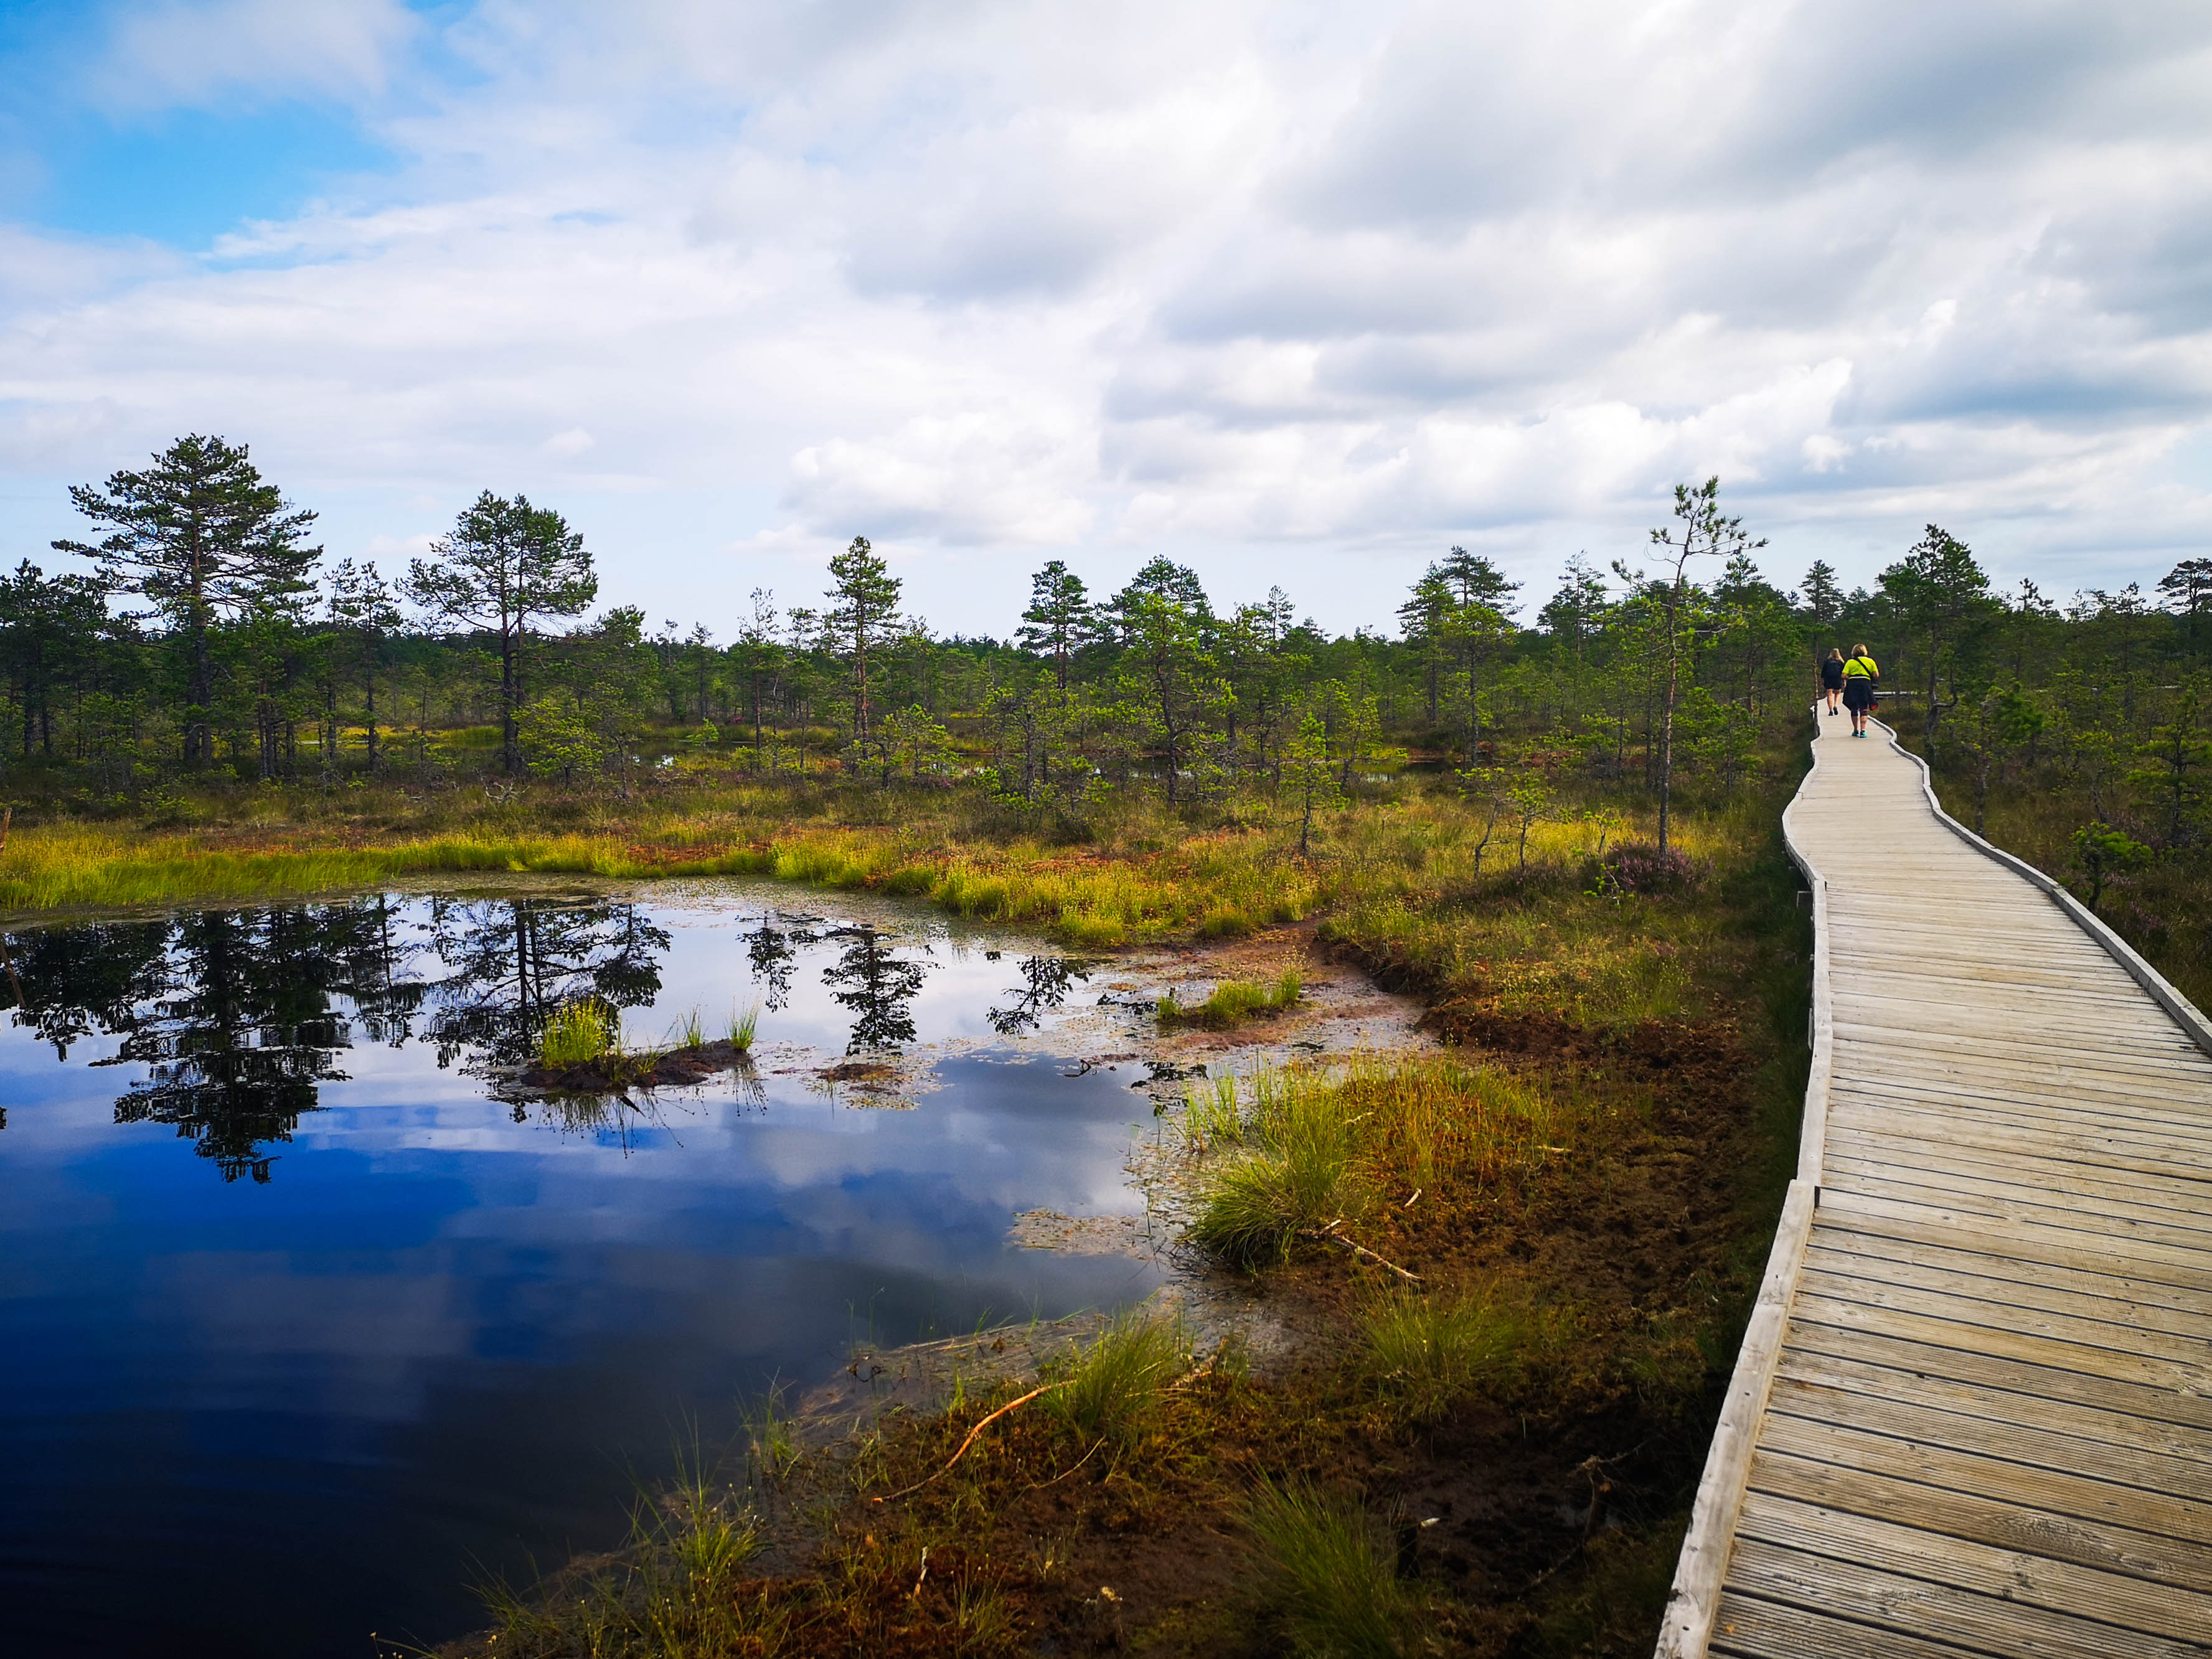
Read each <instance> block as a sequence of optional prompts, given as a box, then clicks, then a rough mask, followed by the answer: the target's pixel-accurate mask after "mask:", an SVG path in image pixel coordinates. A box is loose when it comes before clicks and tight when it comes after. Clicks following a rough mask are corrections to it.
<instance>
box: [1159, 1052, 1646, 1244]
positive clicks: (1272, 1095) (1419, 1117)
mask: <svg viewBox="0 0 2212 1659" xmlns="http://www.w3.org/2000/svg"><path fill="white" fill-rule="evenodd" d="M1253 1097H1254V1103H1253V1109H1252V1112H1251V1114H1250V1115H1249V1118H1244V1117H1242V1116H1241V1115H1240V1117H1239V1118H1238V1119H1237V1141H1238V1145H1237V1149H1236V1150H1233V1151H1227V1152H1224V1153H1223V1154H1222V1156H1221V1158H1220V1159H1219V1161H1218V1163H1216V1164H1213V1165H1212V1167H1211V1168H1209V1169H1208V1170H1206V1171H1205V1172H1204V1173H1203V1175H1202V1176H1200V1182H1199V1187H1200V1194H1199V1199H1198V1206H1197V1214H1196V1218H1195V1219H1194V1220H1193V1222H1192V1223H1191V1225H1190V1227H1189V1229H1188V1232H1187V1233H1186V1235H1185V1236H1186V1237H1188V1239H1189V1240H1190V1241H1191V1242H1192V1243H1194V1244H1197V1245H1198V1246H1200V1248H1201V1249H1206V1250H1208V1251H1210V1252H1212V1254H1214V1255H1218V1256H1219V1257H1220V1258H1221V1259H1222V1260H1224V1261H1229V1262H1232V1263H1235V1264H1236V1265H1237V1266H1240V1267H1263V1266H1266V1265H1267V1264H1269V1263H1271V1262H1279V1261H1283V1260H1285V1258H1286V1257H1288V1255H1290V1252H1291V1246H1292V1245H1293V1244H1294V1243H1296V1242H1297V1239H1298V1237H1300V1236H1301V1235H1302V1234H1310V1233H1316V1232H1319V1231H1322V1229H1325V1228H1327V1227H1328V1225H1329V1224H1330V1223H1331V1222H1343V1223H1346V1225H1351V1224H1354V1223H1357V1222H1358V1221H1360V1220H1361V1219H1362V1218H1364V1217H1366V1216H1368V1215H1369V1214H1370V1212H1373V1211H1374V1210H1375V1209H1376V1206H1377V1205H1378V1204H1382V1203H1383V1202H1384V1201H1385V1200H1387V1202H1388V1206H1389V1207H1390V1208H1392V1209H1394V1210H1395V1208H1396V1207H1397V1206H1402V1205H1407V1204H1410V1203H1413V1202H1415V1201H1419V1202H1423V1203H1425V1204H1427V1205H1428V1206H1430V1209H1431V1212H1433V1211H1434V1210H1435V1208H1436V1207H1437V1206H1438V1205H1439V1204H1443V1205H1456V1204H1460V1203H1464V1202H1465V1201H1467V1200H1468V1199H1469V1198H1470V1197H1473V1196H1474V1195H1477V1194H1481V1193H1484V1192H1486V1191H1490V1190H1492V1189H1494V1188H1497V1187H1498V1186H1499V1185H1500V1184H1501V1183H1504V1182H1511V1181H1515V1180H1518V1179H1520V1178H1522V1177H1523V1176H1528V1175H1529V1174H1531V1173H1533V1172H1534V1171H1535V1170H1539V1169H1541V1168H1543V1167H1545V1165H1546V1164H1547V1163H1548V1162H1549V1161H1550V1160H1552V1159H1554V1158H1562V1157H1568V1156H1571V1154H1572V1151H1573V1147H1574V1146H1575V1144H1576V1141H1577V1137H1578V1135H1579V1134H1580V1133H1582V1131H1583V1127H1585V1123H1586V1121H1587V1120H1588V1119H1589V1117H1590V1116H1591V1115H1594V1114H1596V1113H1600V1112H1603V1111H1607V1110H1610V1109H1614V1108H1613V1105H1611V1104H1609V1103H1607V1102H1605V1101H1603V1100H1601V1099H1595V1098H1593V1099H1583V1100H1568V1101H1563V1100H1560V1099H1559V1098H1556V1097H1553V1095H1551V1094H1548V1093H1547V1092H1546V1091H1543V1090H1542V1089H1541V1088H1539V1087H1537V1086H1536V1085H1534V1084H1532V1083H1530V1082H1529V1081H1528V1080H1527V1079H1523V1078H1517V1077H1515V1076H1513V1075H1511V1074H1510V1073H1505V1072H1503V1071H1497V1070H1492V1069H1490V1068H1486V1067H1477V1066H1463V1065H1461V1064H1459V1063H1458V1062H1456V1061H1455V1060H1450V1059H1448V1058H1445V1057H1443V1056H1425V1057H1422V1058H1420V1059H1416V1060H1406V1059H1398V1060H1364V1061H1360V1062H1357V1063H1355V1064H1353V1065H1352V1066H1350V1067H1348V1068H1346V1069H1345V1070H1343V1071H1340V1072H1339V1071H1324V1070H1320V1069H1295V1070H1291V1071H1289V1072H1281V1073H1278V1072H1262V1073H1259V1074H1257V1075H1256V1076H1255V1078H1254V1079H1253ZM1194 1102H1195V1097H1194ZM1218 1111H1219V1108H1218V1103H1205V1104H1204V1105H1203V1106H1202V1107H1200V1109H1198V1111H1197V1114H1196V1119H1195V1122H1194V1121H1193V1118H1192V1108H1191V1107H1189V1106H1187V1107H1186V1111H1185V1128H1184V1134H1185V1138H1186V1144H1187V1145H1188V1146H1191V1150H1194V1151H1200V1150H1206V1148H1211V1147H1215V1146H1222V1145H1223V1144H1224V1143H1225V1142H1226V1141H1227V1140H1228V1139H1229V1137H1228V1136H1226V1135H1225V1134H1223V1133H1219V1127H1218V1121H1217V1115H1218ZM1194 1137H1200V1138H1204V1139H1205V1140H1206V1147H1200V1146H1196V1145H1195V1144H1194V1139H1193V1138H1194Z"/></svg>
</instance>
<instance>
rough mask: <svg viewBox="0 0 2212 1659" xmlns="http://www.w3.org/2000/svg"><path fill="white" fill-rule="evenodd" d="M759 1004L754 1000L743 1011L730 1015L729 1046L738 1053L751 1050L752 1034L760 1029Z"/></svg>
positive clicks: (745, 1052)
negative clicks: (753, 1002) (751, 1004)
mask: <svg viewBox="0 0 2212 1659" xmlns="http://www.w3.org/2000/svg"><path fill="white" fill-rule="evenodd" d="M760 1016H761V1011H760V1004H758V1003H757V1002H756V1003H755V1004H753V1006H751V1007H750V1008H748V1009H746V1010H745V1011H744V1012H743V1013H737V1012H732V1014H731V1015H730V1032H729V1036H730V1047H732V1048H735V1049H736V1050H737V1051H738V1053H739V1054H750V1053H751V1052H752V1046H753V1034H754V1033H755V1032H757V1030H760Z"/></svg>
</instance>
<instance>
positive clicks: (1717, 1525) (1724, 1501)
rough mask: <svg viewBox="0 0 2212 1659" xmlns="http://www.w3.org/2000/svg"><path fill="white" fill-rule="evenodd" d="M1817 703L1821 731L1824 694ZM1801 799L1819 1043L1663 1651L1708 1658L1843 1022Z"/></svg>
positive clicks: (2129, 954)
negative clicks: (1789, 1177) (1792, 1174)
mask: <svg viewBox="0 0 2212 1659" xmlns="http://www.w3.org/2000/svg"><path fill="white" fill-rule="evenodd" d="M1813 712H1814V716H1815V718H1816V724H1815V727H1814V733H1815V737H1816V738H1817V737H1818V735H1819V732H1820V728H1819V726H1818V724H1817V716H1818V714H1819V708H1818V705H1815V707H1814V711H1813ZM1870 723H1871V724H1874V725H1876V726H1880V729H1881V732H1883V733H1884V735H1886V736H1887V738H1888V739H1889V743H1890V746H1891V747H1892V749H1893V750H1895V751H1896V752H1897V753H1899V754H1901V755H1903V756H1905V757H1906V758H1907V759H1909V760H1910V761H1911V762H1912V763H1913V764H1914V765H1915V766H1916V767H1917V768H1918V769H1919V781H1920V788H1921V793H1922V794H1923V797H1924V798H1925V800H1926V804H1927V806H1928V809H1929V811H1930V812H1931V813H1932V814H1933V815H1934V816H1935V818H1936V822H1937V823H1940V824H1942V826H1943V827H1944V828H1945V829H1948V830H1949V831H1950V832H1951V833H1952V834H1953V835H1954V836H1958V837H1959V838H1960V840H1962V841H1964V842H1966V844H1967V845H1968V846H1970V847H1972V848H1974V849H1975V850H1976V851H1977V852H1978V853H1980V854H1983V855H1984V857H1986V858H1988V859H1990V860H1993V861H1994V862H1996V864H1998V865H2000V866H2002V867H2003V868H2005V869H2007V870H2008V871H2010V872H2012V873H2014V874H2015V875H2018V876H2020V877H2021V878H2025V879H2026V880H2027V882H2028V883H2029V884H2031V885H2033V887H2035V888H2036V889H2037V890H2039V891H2040V892H2041V893H2043V894H2044V895H2045V896H2046V897H2047V898H2049V899H2050V900H2051V902H2052V903H2054V904H2056V905H2057V907H2058V908H2059V909H2061V910H2062V911H2063V912H2064V913H2065V915H2066V916H2067V918H2068V919H2069V921H2072V922H2073V923H2074V924H2075V926H2076V927H2079V928H2080V929H2081V931H2082V932H2083V933H2087V935H2088V936H2089V939H2091V940H2092V941H2093V943H2094V944H2095V945H2097V946H2098V947H2100V949H2101V950H2102V951H2104V952H2105V953H2106V955H2108V956H2110V957H2112V959H2113V960H2114V961H2115V962H2116V963H2118V964H2119V966H2120V967H2121V968H2122V969H2124V970H2125V971H2126V972H2127V974H2128V975H2129V976H2130V978H2131V979H2133V980H2134V981H2136V984H2137V985H2139V986H2141V987H2142V989H2143V990H2144V991H2145V992H2146V993H2147V994H2148V995H2149V996H2150V998H2151V1000H2153V1001H2154V1002H2155V1003H2156V1004H2157V1005H2158V1006H2159V1007H2160V1009H2162V1010H2163V1011H2164V1012H2165V1013H2166V1016H2167V1017H2168V1018H2171V1019H2172V1022H2173V1023H2174V1024H2175V1025H2177V1026H2179V1028H2180V1030H2182V1031H2183V1032H2184V1033H2185V1034H2186V1036H2188V1038H2189V1040H2190V1041H2191V1042H2193V1043H2194V1044H2195V1045H2196V1046H2197V1048H2199V1049H2201V1050H2203V1052H2204V1053H2205V1054H2207V1055H2212V1024H2208V1023H2207V1021H2206V1020H2205V1018H2204V1016H2203V1014H2201V1013H2199V1012H2197V1009H2196V1008H2195V1007H2194V1006H2191V1003H2190V1002H2189V1000H2188V999H2186V998H2185V997H2184V996H2183V995H2182V994H2180V993H2179V991H2177V990H2175V989H2174V987H2172V985H2170V984H2168V983H2167V982H2166V979H2165V977H2164V976H2163V975H2160V973H2159V972H2158V970H2157V969H2154V968H2153V967H2152V966H2151V965H2150V963H2148V962H2146V961H2144V960H2143V958H2142V957H2141V956H2140V955H2139V954H2137V953H2136V951H2135V949H2134V948H2133V947H2132V946H2130V945H2129V944H2128V943H2127V941H2126V940H2124V939H2122V938H2120V936H2119V935H2118V933H2114V932H2113V931H2112V928H2111V927H2108V926H2106V923H2105V922H2104V921H2102V920H2101V919H2100V918H2099V917H2098V916H2097V915H2095V913H2094V912H2093V911H2091V910H2090V909H2089V908H2087V906H2086V905H2084V904H2083V903H2082V902H2081V901H2080V900H2079V899H2077V898H2075V896H2074V895H2073V894H2072V893H2070V892H2069V891H2068V890H2066V889H2065V887H2064V886H2063V884H2060V883H2059V882H2057V881H2056V880H2054V879H2052V878H2051V877H2050V876H2047V875H2045V873H2044V872H2042V871H2040V870H2039V869H2037V868H2036V867H2035V866H2033V865H2031V864H2029V863H2027V861H2026V860H2022V859H2019V858H2016V857H2015V856H2014V855H2013V854H2009V853H2008V852H2005V851H2004V850H2003V849H2002V848H1997V847H1994V846H1992V845H1991V844H1990V842H1987V841H1985V840H1984V839H1983V838H1982V837H1981V836H1978V835H1976V834H1975V833H1974V832H1973V831H1972V830H1971V829H1967V828H1966V825H1964V824H1963V823H1960V822H1959V821H1958V820H1957V819H1956V818H1954V817H1952V816H1951V815H1950V814H1949V813H1948V812H1946V811H1944V810H1943V807H1942V802H1940V801H1939V800H1938V799H1936V790H1935V787H1934V783H1933V781H1932V778H1931V775H1930V774H1929V769H1928V763H1926V762H1925V761H1923V759H1921V757H1919V756H1917V755H1915V754H1913V753H1912V751H1911V750H1909V749H1907V748H1905V745H1904V744H1902V743H1900V742H1899V740H1898V737H1897V733H1896V732H1895V731H1894V730H1893V729H1892V728H1890V727H1889V726H1886V725H1881V723H1880V722H1870ZM1821 747H1822V745H1821V744H1820V743H1819V742H1817V741H1816V742H1814V745H1813V770H1812V771H1810V772H1808V774H1807V777H1806V782H1807V783H1809V782H1810V781H1811V780H1812V778H1813V776H1814V775H1815V774H1816V773H1817V772H1818V770H1819V769H1820V764H1821V753H1820V751H1821ZM1803 799H1804V785H1802V784H1801V786H1800V787H1799V791H1798V794H1797V795H1796V797H1795V798H1793V799H1791V801H1790V805H1789V806H1788V807H1787V808H1786V809H1784V812H1783V814H1782V837H1783V845H1784V848H1786V849H1787V851H1788V852H1789V854H1790V861H1791V862H1792V863H1793V864H1795V865H1796V866H1797V869H1798V871H1799V872H1800V874H1802V876H1803V877H1804V878H1805V881H1806V884H1808V886H1809V887H1810V888H1811V890H1812V911H1813V984H1812V992H1813V1006H1812V1012H1811V1016H1810V1019H1809V1021H1808V1027H1809V1029H1808V1033H1807V1035H1808V1039H1809V1042H1810V1044H1811V1048H1812V1051H1813V1052H1812V1064H1811V1067H1810V1070H1809V1073H1808V1076H1807V1079H1806V1087H1805V1109H1804V1120H1803V1129H1802V1133H1801V1135H1800V1139H1799V1145H1798V1163H1797V1178H1796V1180H1794V1181H1792V1182H1790V1189H1789V1194H1788V1197H1787V1198H1786V1199H1785V1200H1784V1204H1783V1208H1782V1216H1781V1219H1780V1222H1779V1223H1778V1225H1777V1227H1776V1230H1775V1235H1774V1244H1773V1248H1772V1249H1771V1251H1770V1253H1769V1254H1768V1256H1767V1263H1766V1272H1765V1277H1764V1279H1762V1280H1761V1281H1760V1285H1759V1299H1758V1302H1757V1304H1755V1306H1754V1308H1753V1313H1752V1316H1751V1320H1750V1322H1749V1324H1748V1325H1747V1327H1746V1328H1745V1331H1744V1338H1743V1346H1742V1347H1741V1350H1740V1351H1739V1352H1738V1354H1737V1357H1736V1364H1735V1372H1734V1374H1733V1375H1732V1376H1730V1378H1729V1388H1728V1394H1727V1395H1726V1398H1725V1400H1724V1401H1723V1406H1722V1409H1721V1415H1720V1421H1719V1423H1718V1424H1717V1426H1716V1427H1715V1429H1714V1432H1713V1442H1712V1446H1711V1449H1710V1450H1709V1451H1708V1452H1707V1454H1706V1457H1705V1472H1704V1474H1703V1477H1702V1478H1701V1479H1700V1480H1699V1485H1698V1495H1697V1500H1696V1504H1695V1505H1694V1507H1693V1508H1692V1511H1691V1516H1690V1526H1689V1531H1688V1533H1687V1534H1686V1536H1685V1538H1684V1539H1683V1541H1682V1553H1681V1555H1680V1558H1679V1559H1678V1560H1677V1562H1676V1564H1675V1570H1674V1586H1673V1589H1672V1592H1671V1594H1670V1595H1669V1597H1668V1604H1667V1610H1666V1613H1665V1614H1664V1616H1663V1617H1662V1620H1661V1623H1660V1627H1659V1641H1658V1645H1657V1648H1656V1653H1655V1659H1705V1655H1706V1652H1707V1649H1708V1647H1709V1644H1711V1640H1712V1637H1713V1628H1714V1621H1715V1619H1716V1617H1717V1613H1718V1612H1719V1609H1720V1602H1721V1596H1722V1590H1723V1581H1724V1579H1725V1577H1726V1575H1727V1572H1728V1568H1729V1557H1730V1554H1731V1553H1732V1551H1733V1549H1734V1546H1735V1540H1736V1536H1737V1532H1738V1528H1739V1525H1740V1523H1741V1519H1742V1516H1743V1512H1744V1505H1745V1499H1746V1497H1747V1492H1748V1488H1749V1484H1750V1478H1751V1466H1752V1460H1753V1452H1754V1449H1755V1446H1756V1443H1757V1441H1758V1438H1759V1431H1760V1425H1761V1424H1762V1422H1763V1420H1764V1419H1765V1414H1766V1409H1767V1406H1768V1402H1769V1401H1770V1399H1771V1395H1772V1394H1773V1391H1774V1385H1775V1379H1776V1375H1777V1372H1778V1368H1779V1364H1780V1360H1781V1354H1782V1349H1783V1346H1784V1334H1785V1333H1786V1330H1787V1328H1788V1325H1789V1318H1790V1310H1791V1308H1792V1305H1793V1304H1794V1303H1795V1302H1796V1290H1797V1281H1798V1279H1799V1277H1800V1275H1801V1273H1802V1272H1803V1269H1804V1261H1805V1255H1806V1251H1807V1247H1808V1240H1809V1237H1810V1235H1811V1231H1812V1227H1813V1224H1814V1219H1815V1218H1816V1216H1817V1213H1818V1211H1819V1208H1820V1196H1821V1194H1820V1187H1821V1182H1822V1177H1823V1174H1824V1163H1825V1154H1826V1143H1827V1127H1828V1096H1829V1093H1830V1091H1831V1089H1832V1085H1833V1079H1834V1072H1835V1041H1836V1022H1835V1013H1834V1004H1833V1000H1832V994H1831V993H1832V983H1831V967H1830V939H1831V935H1832V929H1831V927H1830V924H1829V915H1828V908H1829V890H1828V882H1827V879H1826V877H1825V876H1823V875H1822V874H1821V872H1820V871H1819V870H1818V869H1816V868H1815V867H1814V864H1813V861H1812V859H1811V858H1810V856H1809V855H1808V853H1807V852H1806V851H1805V849H1804V848H1803V847H1802V845H1801V843H1800V841H1799V838H1798V836H1797V833H1796V823H1795V819H1796V813H1797V809H1798V806H1799V805H1800V804H1801V803H1802V800H1803Z"/></svg>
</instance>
